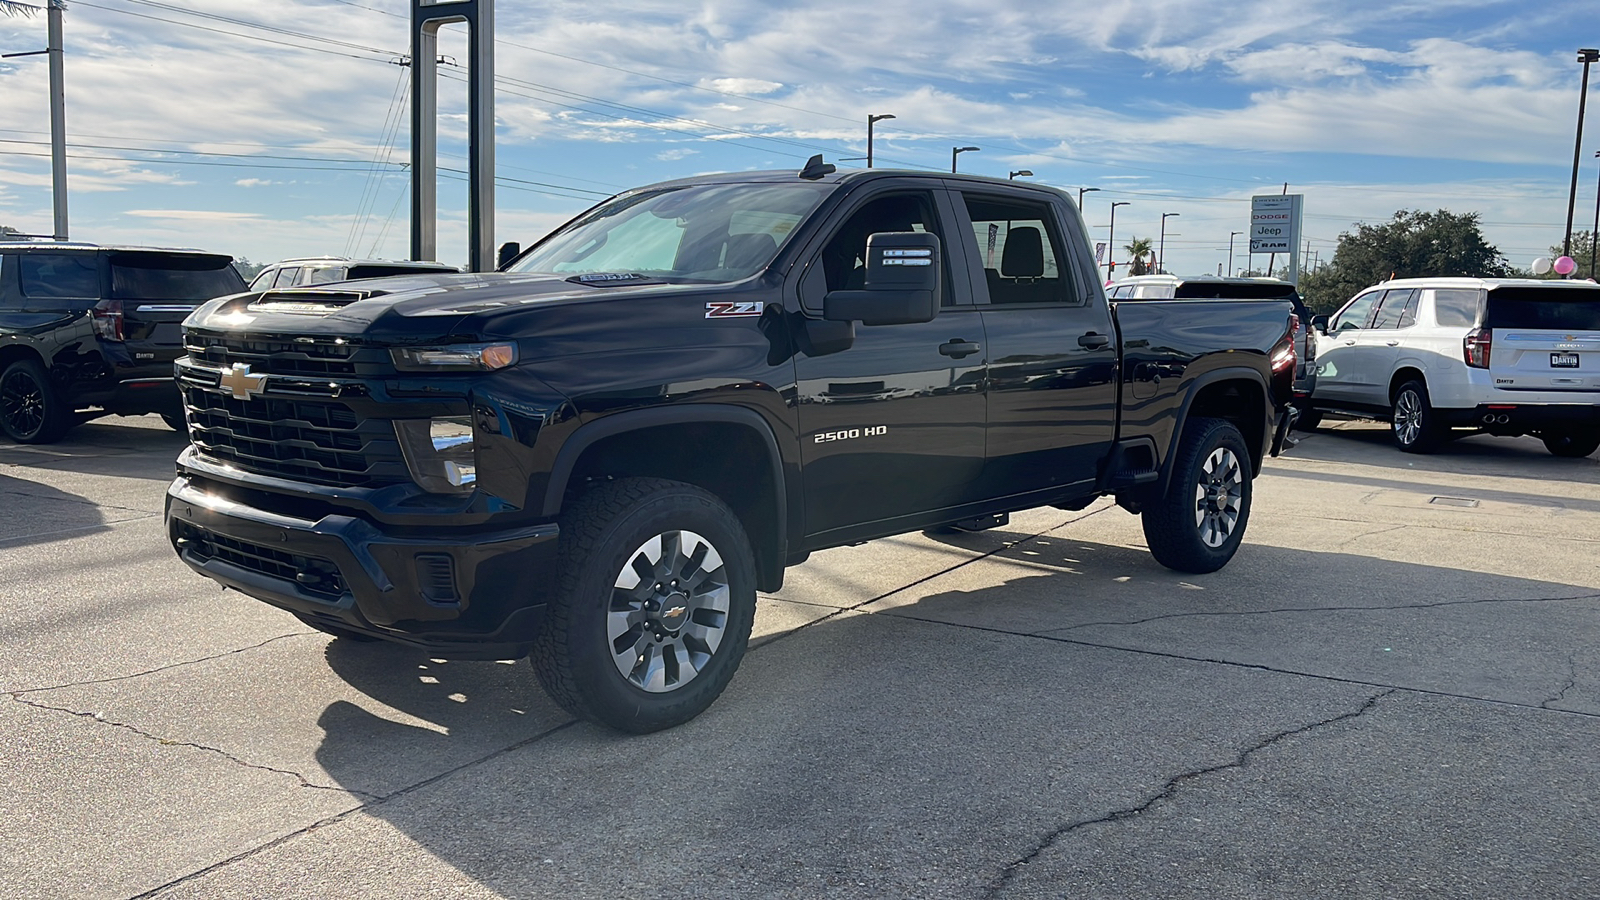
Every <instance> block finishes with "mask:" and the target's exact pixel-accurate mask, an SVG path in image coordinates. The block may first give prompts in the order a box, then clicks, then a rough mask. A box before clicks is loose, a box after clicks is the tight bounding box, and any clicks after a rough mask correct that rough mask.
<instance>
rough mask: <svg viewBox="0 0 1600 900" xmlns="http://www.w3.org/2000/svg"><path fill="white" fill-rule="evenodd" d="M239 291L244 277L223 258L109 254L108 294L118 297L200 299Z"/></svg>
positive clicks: (208, 298) (129, 298)
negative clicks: (109, 286)
mask: <svg viewBox="0 0 1600 900" xmlns="http://www.w3.org/2000/svg"><path fill="white" fill-rule="evenodd" d="M242 290H244V279H242V278H240V277H239V273H238V272H236V271H234V269H233V265H232V260H229V259H227V258H226V257H215V256H213V257H181V256H155V255H147V254H118V255H116V256H113V257H111V296H113V297H116V298H119V299H123V300H194V301H201V300H210V299H211V298H212V297H221V296H223V295H224V294H236V293H238V292H239V291H242Z"/></svg>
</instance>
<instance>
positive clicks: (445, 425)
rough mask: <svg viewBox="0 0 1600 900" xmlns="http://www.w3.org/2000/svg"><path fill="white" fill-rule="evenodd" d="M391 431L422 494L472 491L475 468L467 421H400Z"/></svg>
mask: <svg viewBox="0 0 1600 900" xmlns="http://www.w3.org/2000/svg"><path fill="white" fill-rule="evenodd" d="M394 430H395V436H396V437H398V438H399V439H400V449H401V451H402V452H404V453H405V457H406V467H407V468H409V469H410V470H411V478H412V480H414V481H416V483H417V484H418V485H420V486H421V487H422V489H423V490H425V491H428V492H429V493H434V494H466V493H470V492H471V491H472V489H473V487H474V485H475V483H476V482H477V480H478V467H477V457H476V455H475V454H474V452H473V446H472V420H471V419H470V418H468V417H466V416H461V417H459V418H454V417H452V418H445V419H400V420H397V421H396V422H395V423H394Z"/></svg>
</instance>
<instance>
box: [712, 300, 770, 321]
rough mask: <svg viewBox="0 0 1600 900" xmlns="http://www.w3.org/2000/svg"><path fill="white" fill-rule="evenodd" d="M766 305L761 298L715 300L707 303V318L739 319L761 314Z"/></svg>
mask: <svg viewBox="0 0 1600 900" xmlns="http://www.w3.org/2000/svg"><path fill="white" fill-rule="evenodd" d="M766 306H767V305H766V304H765V303H763V302H761V301H760V300H724V301H713V302H711V303H707V304H706V318H708V319H739V318H745V317H748V316H759V315H761V311H762V310H763V309H766Z"/></svg>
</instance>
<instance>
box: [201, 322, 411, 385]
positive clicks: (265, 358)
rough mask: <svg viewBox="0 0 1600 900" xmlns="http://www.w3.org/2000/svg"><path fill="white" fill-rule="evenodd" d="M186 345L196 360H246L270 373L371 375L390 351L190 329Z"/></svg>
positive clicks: (213, 363)
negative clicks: (206, 332)
mask: <svg viewBox="0 0 1600 900" xmlns="http://www.w3.org/2000/svg"><path fill="white" fill-rule="evenodd" d="M183 346H184V349H185V350H186V351H187V352H188V354H189V358H190V359H191V360H193V361H194V362H196V363H198V364H200V365H203V366H209V367H213V368H218V369H225V368H227V367H229V366H231V365H234V364H235V363H243V364H245V365H248V366H249V367H250V370H251V371H252V372H257V373H261V374H268V375H302V376H312V377H316V376H328V375H369V374H378V371H379V370H384V369H388V365H387V364H388V362H389V359H388V351H386V350H381V349H376V348H369V347H362V346H360V345H358V344H355V343H352V342H351V341H349V340H347V339H345V338H328V337H286V338H272V337H241V336H237V335H216V334H204V333H195V332H189V333H187V334H185V335H184V338H183Z"/></svg>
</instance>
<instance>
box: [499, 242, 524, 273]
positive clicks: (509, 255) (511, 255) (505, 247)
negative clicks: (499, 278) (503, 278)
mask: <svg viewBox="0 0 1600 900" xmlns="http://www.w3.org/2000/svg"><path fill="white" fill-rule="evenodd" d="M521 253H522V245H521V244H519V243H517V242H516V241H506V242H505V243H504V244H501V245H500V252H499V253H498V254H496V255H495V263H494V267H495V268H496V269H504V268H505V267H506V263H509V262H511V261H512V260H513V259H516V258H517V256H518V255H519V254H521Z"/></svg>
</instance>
